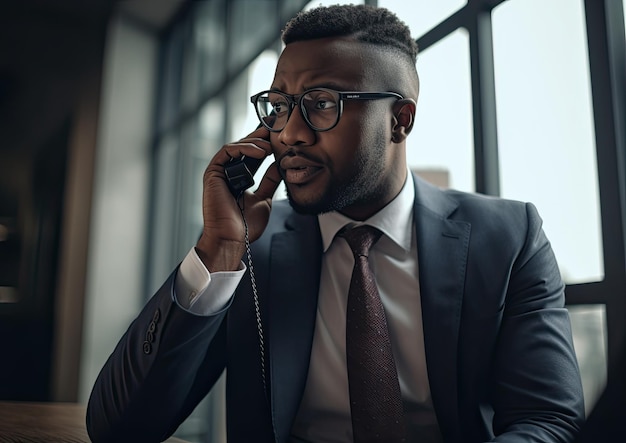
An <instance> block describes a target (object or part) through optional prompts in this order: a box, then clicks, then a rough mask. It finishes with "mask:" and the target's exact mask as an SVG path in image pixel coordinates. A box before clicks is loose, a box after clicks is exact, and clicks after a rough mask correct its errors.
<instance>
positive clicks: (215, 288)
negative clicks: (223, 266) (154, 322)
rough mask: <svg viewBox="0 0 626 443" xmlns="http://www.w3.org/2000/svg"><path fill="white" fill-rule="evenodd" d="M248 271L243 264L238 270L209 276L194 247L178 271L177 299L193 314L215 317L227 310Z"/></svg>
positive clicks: (175, 297) (178, 302)
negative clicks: (225, 308) (214, 315)
mask: <svg viewBox="0 0 626 443" xmlns="http://www.w3.org/2000/svg"><path fill="white" fill-rule="evenodd" d="M245 272H246V265H245V264H244V263H243V262H240V264H239V269H238V270H237V271H222V272H213V273H210V272H209V270H208V269H207V268H206V267H205V266H204V263H202V260H200V257H198V254H197V252H196V249H195V248H191V250H190V251H189V252H188V253H187V255H186V256H185V258H184V259H183V261H182V263H181V264H180V267H179V268H178V272H177V274H176V281H175V283H174V299H175V300H176V303H177V304H178V305H179V306H180V307H181V308H183V309H185V310H186V311H189V312H191V313H193V314H196V315H212V314H215V313H217V312H219V311H221V310H222V309H224V307H226V305H227V304H228V302H229V301H230V299H231V297H232V295H233V294H234V292H235V289H237V286H238V285H239V282H240V281H241V277H243V274H244V273H245Z"/></svg>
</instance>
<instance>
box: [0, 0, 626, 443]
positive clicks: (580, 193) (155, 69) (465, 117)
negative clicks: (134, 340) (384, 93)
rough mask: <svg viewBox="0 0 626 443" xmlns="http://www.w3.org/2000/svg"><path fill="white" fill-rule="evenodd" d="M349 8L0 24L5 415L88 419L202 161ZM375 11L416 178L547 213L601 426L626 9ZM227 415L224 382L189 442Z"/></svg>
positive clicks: (197, 193)
mask: <svg viewBox="0 0 626 443" xmlns="http://www.w3.org/2000/svg"><path fill="white" fill-rule="evenodd" d="M336 3H363V1H361V2H359V1H352V2H338V1H319V0H314V1H311V2H309V1H307V0H231V1H226V0H206V1H188V0H130V1H123V2H111V1H109V0H91V1H89V2H85V1H69V0H62V1H61V0H59V1H47V0H39V1H21V2H9V3H7V4H5V5H3V7H2V12H1V14H0V352H1V355H2V359H1V363H0V400H19V401H55V402H59V401H61V402H78V403H85V402H86V401H87V399H88V396H89V393H90V389H91V386H92V385H93V382H94V380H95V378H96V376H97V374H98V371H99V369H100V368H101V366H102V365H103V364H104V362H105V360H106V358H107V357H108V355H109V354H110V352H111V351H112V350H113V348H114V346H115V344H116V343H117V341H118V339H119V338H120V336H121V335H122V334H123V332H124V331H125V330H126V327H127V326H128V324H129V323H130V322H131V321H132V319H133V318H134V317H135V316H136V314H137V313H138V311H139V310H140V309H141V307H142V306H143V304H144V303H145V302H146V300H147V299H148V298H149V297H150V296H151V294H152V293H153V292H154V291H155V290H156V289H157V288H158V287H159V286H160V285H161V284H162V282H163V281H164V280H165V279H166V278H167V276H168V275H169V273H170V272H171V271H172V270H173V269H174V267H175V266H176V264H177V263H178V262H179V261H180V260H181V259H182V258H183V257H184V255H185V254H186V253H187V252H188V250H189V249H190V248H191V247H192V246H193V245H194V243H195V240H196V239H197V236H198V234H199V233H200V230H201V226H202V214H201V193H202V186H201V183H202V173H203V171H204V168H205V167H206V164H207V163H208V160H209V159H210V158H211V157H212V155H213V154H214V153H215V152H216V151H217V150H218V149H219V148H220V147H221V146H222V145H223V144H224V143H225V142H227V141H231V140H234V139H238V138H241V137H243V136H244V135H246V134H247V133H249V132H251V131H252V130H253V129H254V128H255V126H256V124H257V119H256V116H255V114H254V110H253V108H252V105H251V104H250V102H249V97H250V96H251V95H252V94H254V93H256V92H258V91H260V90H262V89H266V88H267V87H269V86H270V84H271V81H272V77H273V70H274V67H275V64H276V61H277V58H278V55H279V53H280V51H281V49H282V47H281V43H280V39H279V35H280V31H281V29H282V27H283V26H284V23H285V22H286V21H287V20H288V19H289V18H290V17H292V16H293V15H294V14H295V13H297V12H298V11H300V10H301V9H307V8H311V7H315V6H318V5H320V4H322V5H328V4H336ZM365 3H367V4H372V5H378V6H384V7H387V8H389V9H391V10H392V11H394V12H396V13H397V14H398V15H399V16H400V17H401V18H402V19H403V20H404V21H405V22H406V23H407V24H408V25H409V27H410V28H411V30H412V34H413V35H414V37H415V38H416V39H417V41H418V44H419V46H420V50H421V52H420V55H419V57H418V62H417V68H418V72H419V74H420V78H421V92H420V97H419V103H418V111H417V122H416V127H415V129H414V130H413V132H412V134H411V136H410V137H409V146H408V152H409V162H410V166H411V168H412V169H414V170H415V171H416V172H417V173H419V174H421V175H423V176H424V177H425V178H426V179H428V180H431V181H433V182H434V183H436V184H437V185H439V186H442V187H453V188H457V189H460V190H464V191H472V192H480V193H484V194H490V195H498V196H503V197H507V198H513V199H518V200H523V201H532V202H533V203H535V205H536V206H537V207H538V209H539V212H540V214H541V215H542V217H543V218H544V229H545V231H546V232H547V235H548V237H549V238H550V240H551V242H552V245H553V248H554V250H555V253H556V255H557V259H558V261H559V265H560V268H561V272H562V275H563V278H564V280H565V282H566V284H567V290H566V294H567V303H568V309H569V310H570V313H571V315H572V321H573V326H574V338H575V345H576V351H577V354H578V359H579V363H580V366H581V370H582V373H583V382H584V390H585V398H586V406H587V411H588V412H589V411H590V410H591V409H592V407H593V406H594V404H595V401H596V399H597V398H598V396H599V394H600V393H601V392H602V390H603V388H604V386H605V384H606V382H607V378H608V379H609V380H610V377H613V374H612V372H611V371H610V370H609V369H610V368H611V367H612V364H613V363H612V362H613V361H615V360H616V359H617V357H618V355H619V354H620V352H622V351H623V350H624V346H625V341H624V337H625V330H626V329H625V328H626V261H625V250H626V248H625V232H626V223H625V214H626V204H625V195H624V193H625V190H626V186H625V168H626V155H625V154H626V146H625V139H626V137H625V128H626V112H625V111H626V62H625V57H626V40H625V38H624V0H438V1H437V2H433V1H430V0H413V1H411V2H408V1H406V0H374V1H365ZM263 169H264V168H261V170H260V171H259V174H262V172H263ZM277 198H284V194H283V191H279V193H278V195H277ZM607 374H608V375H607ZM223 401H224V400H223V383H222V382H220V384H219V385H218V386H217V387H216V389H214V391H213V393H212V394H211V395H210V396H209V397H208V398H207V399H206V400H205V401H204V402H203V403H202V404H201V405H200V406H199V407H198V408H197V409H196V411H194V413H193V415H192V416H191V417H190V418H189V419H188V420H187V421H186V422H185V423H184V424H183V425H182V426H181V428H180V429H179V430H178V432H177V434H176V435H177V436H179V437H181V438H184V439H187V440H189V441H193V442H209V441H211V442H219V441H225V440H224V408H223Z"/></svg>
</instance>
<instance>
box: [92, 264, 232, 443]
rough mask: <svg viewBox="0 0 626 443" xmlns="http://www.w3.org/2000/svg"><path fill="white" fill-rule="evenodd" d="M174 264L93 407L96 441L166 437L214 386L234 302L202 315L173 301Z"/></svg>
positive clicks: (121, 346)
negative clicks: (225, 319)
mask: <svg viewBox="0 0 626 443" xmlns="http://www.w3.org/2000/svg"><path fill="white" fill-rule="evenodd" d="M175 276H176V271H175V272H174V273H172V275H171V276H170V277H169V278H168V280H167V281H166V282H165V284H164V285H163V286H162V287H161V288H160V289H159V291H157V293H156V294H155V295H154V296H153V297H152V298H151V299H150V301H149V302H148V303H147V304H146V306H145V307H144V309H143V310H142V311H141V313H140V314H139V316H138V317H137V318H136V319H135V320H134V321H133V322H132V323H131V325H130V327H129V328H128V330H127V331H126V333H125V334H124V336H123V337H122V338H121V340H120V341H119V343H118V344H117V347H116V348H115V350H114V351H113V353H112V354H111V356H110V357H109V359H108V360H107V362H106V363H105V365H104V367H103V368H102V370H101V372H100V374H99V375H98V378H97V380H96V382H95V384H94V387H93V390H92V393H91V397H90V399H89V404H88V407H87V417H86V420H87V430H88V433H89V436H90V437H91V439H92V441H93V442H95V443H99V442H125V441H161V440H164V439H166V438H168V437H169V436H170V435H171V434H172V433H173V432H174V431H175V430H176V428H177V427H178V426H179V425H180V423H181V422H182V421H183V420H184V419H185V418H186V417H187V416H188V415H189V414H190V413H191V411H192V410H193V408H195V406H196V405H197V404H198V402H199V401H200V400H201V399H202V398H203V397H204V396H205V395H206V393H207V392H208V391H209V390H210V389H211V387H212V385H213V384H214V383H215V381H216V380H217V379H218V378H219V376H220V374H221V373H222V371H223V369H224V366H225V361H226V349H225V348H226V334H225V323H226V322H225V321H224V318H225V317H226V312H227V310H228V306H229V305H228V306H226V307H225V308H224V309H223V310H221V311H219V312H217V313H215V314H214V315H210V316H197V315H194V314H193V313H190V312H187V311H185V310H183V309H182V308H180V307H179V306H178V305H177V304H176V302H174V301H173V294H172V291H173V287H174V279H175Z"/></svg>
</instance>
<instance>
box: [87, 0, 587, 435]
mask: <svg viewBox="0 0 626 443" xmlns="http://www.w3.org/2000/svg"><path fill="white" fill-rule="evenodd" d="M283 41H284V42H285V43H286V47H285V49H284V51H283V53H282V54H281V56H280V59H279V61H278V65H277V68H276V72H275V77H274V81H273V84H272V86H271V88H270V90H269V91H264V92H262V93H260V94H257V95H255V96H254V97H253V98H252V101H253V103H254V105H255V106H256V109H257V113H258V114H259V118H260V120H261V122H262V126H261V127H260V129H258V130H256V131H254V132H253V133H252V134H250V135H249V136H248V137H246V138H244V139H242V140H240V141H238V142H235V143H232V144H228V145H226V146H224V147H223V148H222V149H221V150H220V151H219V152H218V153H217V154H216V155H215V157H214V158H213V159H212V160H211V162H210V164H209V166H208V168H207V170H206V173H205V177H204V196H203V215H204V229H203V232H202V236H201V237H200V239H199V241H198V243H197V245H196V247H195V248H194V250H192V251H191V252H190V254H189V255H188V256H187V257H186V258H185V260H184V261H183V263H182V264H181V266H180V267H179V269H177V270H176V271H175V272H174V273H173V274H172V276H171V277H170V278H169V279H168V280H167V282H166V283H165V284H164V286H163V287H162V288H161V289H160V290H159V291H158V292H157V294H156V295H155V296H154V297H153V298H152V299H151V300H150V301H149V302H148V304H147V305H146V307H145V308H144V309H143V311H142V312H141V314H140V315H139V316H138V318H137V319H136V320H135V321H134V322H133V323H132V325H131V326H130V328H129V330H128V331H127V333H126V334H125V336H124V337H123V338H122V339H121V341H120V343H119V344H118V346H117V348H116V349H115V351H114V352H113V354H112V356H111V357H110V359H109V360H108V361H107V363H106V365H105V367H104V368H103V370H102V372H101V374H100V376H99V378H98V380H97V382H96V384H95V386H94V390H93V393H92V396H91V399H90V403H89V408H88V414H87V424H88V429H89V432H90V435H91V437H92V438H93V440H94V441H95V442H100V441H123V440H125V439H128V440H133V439H134V441H139V440H140V441H159V440H160V439H164V438H166V437H167V436H169V435H171V433H172V432H174V430H175V429H176V428H177V426H178V425H179V424H180V423H181V422H182V421H183V420H184V419H185V418H186V417H187V416H188V414H189V413H190V412H191V411H192V410H193V408H194V407H195V406H196V405H197V403H198V402H199V401H200V400H201V399H202V398H203V397H204V396H205V395H206V393H207V392H208V391H209V390H210V389H211V387H212V385H213V383H214V382H215V381H216V380H217V378H218V377H219V376H220V374H221V373H222V372H223V370H224V368H226V371H227V388H226V390H227V392H226V399H227V416H228V439H229V441H230V442H265V441H277V442H301V441H310V442H350V441H353V440H354V441H380V442H392V441H408V442H414V441H415V442H440V441H446V442H482V441H489V440H492V441H500V442H522V441H523V442H531V441H532V442H540V441H541V442H569V441H572V440H573V439H574V437H575V434H576V432H577V430H578V429H579V427H580V424H581V421H582V418H583V401H582V389H581V384H580V376H579V373H578V367H577V363H576V359H575V355H574V350H573V346H572V340H571V333H570V324H569V318H568V315H567V311H566V310H565V309H564V306H563V305H564V295H563V284H562V282H561V279H560V276H559V273H558V269H557V266H556V263H555V259H554V256H553V253H552V251H551V248H550V245H549V243H548V241H547V239H546V238H545V236H544V234H543V232H542V230H541V220H540V218H539V216H538V215H537V213H536V210H535V209H534V207H533V206H532V205H530V204H526V205H525V204H522V203H517V202H511V201H505V200H500V199H495V198H488V197H483V196H477V195H470V194H464V193H460V192H455V191H442V190H439V189H437V188H434V187H432V186H430V185H428V184H426V183H425V182H423V181H421V180H420V179H418V178H417V177H414V176H412V174H410V173H408V172H407V164H406V157H405V141H406V138H407V136H408V135H409V133H410V132H411V130H412V128H413V123H414V119H415V109H416V102H417V96H418V77H417V73H416V70H415V59H416V54H417V48H416V45H415V43H414V41H413V39H412V38H411V36H410V33H409V31H408V29H407V28H406V26H405V25H404V24H403V23H402V22H400V21H399V20H398V19H397V18H396V17H395V16H394V15H393V14H391V13H389V12H388V11H386V10H385V9H376V8H372V7H368V6H335V7H329V8H318V9H314V10H312V11H309V12H307V13H303V14H300V15H299V16H297V17H296V18H295V19H293V20H292V21H291V22H290V23H289V24H288V25H287V27H286V29H285V31H284V32H283ZM270 111H272V112H270ZM272 153H273V154H274V156H275V159H276V163H275V165H273V166H271V167H270V168H269V169H268V171H267V173H266V174H265V176H264V177H263V179H262V181H261V182H260V184H259V187H258V190H257V191H256V192H254V193H251V192H246V193H245V194H244V195H242V196H241V197H239V198H238V199H237V200H236V199H235V198H233V195H232V194H231V192H230V190H229V188H228V183H227V177H226V174H225V166H228V165H229V164H230V161H231V159H232V158H238V157H241V156H242V155H245V156H247V157H248V158H254V159H262V158H264V157H265V156H267V155H269V154H272ZM281 180H284V182H285V184H286V188H287V192H288V197H289V204H287V203H285V202H274V203H273V202H272V196H273V194H274V192H275V190H276V188H277V186H278V184H279V182H280V181H281ZM240 208H241V209H240ZM242 214H243V216H244V217H243V218H242ZM244 219H245V221H244ZM363 225H367V226H373V227H375V228H376V229H375V230H374V229H371V228H362V226H363ZM354 232H359V233H366V234H363V235H361V234H359V237H365V236H367V237H368V239H369V240H368V247H369V249H365V250H359V251H357V247H356V246H354V244H355V243H356V241H355V240H354V237H355V236H354V235H353V234H352V233H354ZM370 235H371V236H373V238H370V237H369V236H370ZM246 239H247V240H249V242H251V243H253V244H252V245H251V251H250V255H251V257H252V261H251V262H248V266H247V267H246V266H245V265H244V264H243V263H242V262H241V258H242V256H244V255H246V256H247V255H248V254H247V253H246ZM372 243H374V244H373V246H369V245H371V244H372ZM352 249H354V250H355V252H352ZM353 267H354V269H353ZM372 269H373V272H374V274H375V277H372V274H371V272H372ZM246 271H248V272H246ZM251 271H252V272H251ZM244 273H245V277H244ZM242 277H243V278H242ZM251 279H252V282H251ZM364 281H365V282H366V283H363V282H364ZM233 293H234V295H233ZM353 293H355V294H356V295H354V296H353ZM354 300H357V301H356V302H355V301H354ZM363 300H366V302H364V301H363ZM381 303H382V306H384V311H383V312H381V311H376V312H375V314H374V317H376V320H372V319H370V320H367V321H366V322H364V323H359V322H360V321H361V320H360V319H359V317H358V316H357V317H355V315H356V314H354V312H357V311H358V312H359V313H361V314H363V315H368V314H370V313H371V312H373V311H374V309H375V306H378V307H379V308H380V306H379V305H380V304H381ZM364 306H365V307H364ZM372 318H373V317H372ZM378 320H381V323H379V324H378V323H377V325H376V327H375V328H373V329H374V330H373V332H374V333H373V335H367V340H366V341H365V343H363V340H361V341H360V342H359V339H362V338H363V336H365V334H366V333H370V332H372V330H371V329H372V328H371V327H370V326H371V324H372V322H373V321H378ZM368 322H369V323H368ZM381 325H382V326H381ZM379 339H380V340H381V341H380V342H379V341H377V340H379ZM356 342H358V343H359V344H356V345H355V343H356ZM355 349H356V350H355ZM371 363H374V364H373V365H371ZM373 374H374V375H373ZM372 375H373V377H374V379H373V380H369V379H368V377H370V376H372ZM356 380H358V381H356ZM364 386H365V387H364ZM372 396H374V397H376V396H377V397H376V398H375V399H374V400H372ZM368 408H369V409H368ZM376 408H378V409H376ZM363 410H365V412H363ZM361 414H365V415H361Z"/></svg>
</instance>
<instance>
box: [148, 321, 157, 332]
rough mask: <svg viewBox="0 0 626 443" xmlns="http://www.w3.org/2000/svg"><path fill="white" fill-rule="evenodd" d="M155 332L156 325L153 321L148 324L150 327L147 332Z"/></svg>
mask: <svg viewBox="0 0 626 443" xmlns="http://www.w3.org/2000/svg"><path fill="white" fill-rule="evenodd" d="M154 331H156V323H155V322H154V320H153V321H151V322H150V325H149V326H148V332H154Z"/></svg>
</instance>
